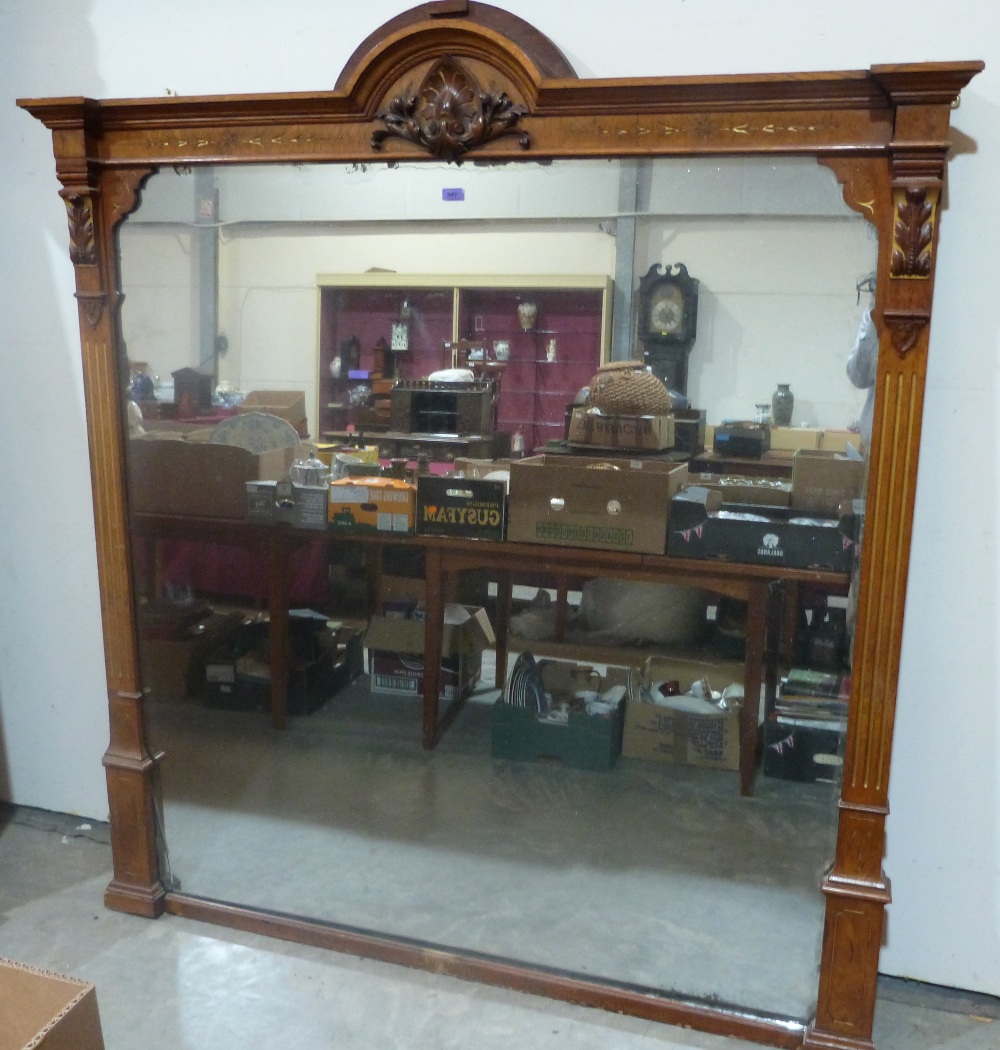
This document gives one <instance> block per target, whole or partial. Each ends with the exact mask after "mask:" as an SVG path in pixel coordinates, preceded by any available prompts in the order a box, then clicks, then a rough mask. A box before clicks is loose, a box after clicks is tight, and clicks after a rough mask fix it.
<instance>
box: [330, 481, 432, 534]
mask: <svg viewBox="0 0 1000 1050" xmlns="http://www.w3.org/2000/svg"><path fill="white" fill-rule="evenodd" d="M329 495H330V499H329V505H328V508H327V514H328V520H329V522H330V524H331V525H332V526H333V527H334V528H335V529H344V530H346V531H348V532H395V533H411V532H413V528H414V524H415V517H416V501H417V487H416V485H411V484H410V483H409V482H408V481H399V480H398V479H396V478H385V477H379V478H360V477H351V478H340V479H339V480H337V481H331V482H330V494H329Z"/></svg>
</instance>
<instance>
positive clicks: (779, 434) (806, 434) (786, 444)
mask: <svg viewBox="0 0 1000 1050" xmlns="http://www.w3.org/2000/svg"><path fill="white" fill-rule="evenodd" d="M822 440H823V431H822V430H815V429H813V428H812V427H771V448H772V449H773V450H774V451H782V452H794V451H795V450H796V449H799V448H811V449H817V448H819V446H820V442H821V441H822Z"/></svg>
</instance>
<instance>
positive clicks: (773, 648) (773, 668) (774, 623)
mask: <svg viewBox="0 0 1000 1050" xmlns="http://www.w3.org/2000/svg"><path fill="white" fill-rule="evenodd" d="M789 584H790V581H787V580H785V581H774V582H773V583H771V584H769V586H768V600H767V609H768V612H767V633H766V635H765V639H764V719H765V720H766V719H767V718H768V717H769V716H770V714H771V712H772V711H773V710H774V702H775V700H776V699H777V696H778V677H779V674H778V661H779V659H785V660H786V661H787V662H788V663H791V662H792V661H791V659H790V658H789V657H788V656H787V650H788V636H787V632H788V630H789V627H788V607H789V604H790V603H794V608H795V609H796V611H798V604H799V598H798V591H799V585H798V583H794V584H792V586H793V589H794V596H793V597H792V598H789V596H788V591H787V589H786V588H787V587H788V586H789ZM797 622H798V621H797V620H796V621H795V625H797ZM795 625H793V627H792V633H793V636H794V630H795ZM793 643H794V637H793Z"/></svg>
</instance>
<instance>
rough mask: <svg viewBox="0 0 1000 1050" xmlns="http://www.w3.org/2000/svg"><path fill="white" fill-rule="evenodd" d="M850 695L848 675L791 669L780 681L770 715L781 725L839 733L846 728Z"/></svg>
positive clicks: (849, 677) (798, 668)
mask: <svg viewBox="0 0 1000 1050" xmlns="http://www.w3.org/2000/svg"><path fill="white" fill-rule="evenodd" d="M850 692H851V676H850V674H849V673H841V672H836V671H810V670H808V669H806V668H801V667H793V668H792V669H791V670H790V671H789V672H788V674H787V676H786V677H784V678H782V679H781V684H780V686H779V688H778V696H777V698H776V700H775V705H774V714H775V716H776V718H777V721H779V722H781V723H782V724H783V725H792V726H802V727H805V728H810V729H832V730H835V731H837V732H840V733H842V732H844V730H846V728H847V700H848V697H849V696H850Z"/></svg>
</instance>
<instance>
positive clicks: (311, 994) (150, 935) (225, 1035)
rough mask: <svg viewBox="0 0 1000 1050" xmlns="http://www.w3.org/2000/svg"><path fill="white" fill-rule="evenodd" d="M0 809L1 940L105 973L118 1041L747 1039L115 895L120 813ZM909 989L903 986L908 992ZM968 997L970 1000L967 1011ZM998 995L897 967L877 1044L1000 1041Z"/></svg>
mask: <svg viewBox="0 0 1000 1050" xmlns="http://www.w3.org/2000/svg"><path fill="white" fill-rule="evenodd" d="M79 826H80V821H79V820H78V819H76V818H72V817H65V816H61V815H57V814H49V813H40V812H38V811H32V810H24V809H16V810H15V809H12V808H9V807H8V808H0V955H4V956H7V957H10V958H15V959H18V960H19V961H21V962H26V963H30V964H31V965H34V966H39V967H42V968H46V969H51V970H55V971H57V972H61V973H71V974H73V975H74V976H77V977H81V978H83V979H86V980H89V981H93V982H94V983H95V985H96V987H97V997H98V1003H99V1006H100V1011H101V1020H102V1026H103V1030H104V1037H105V1042H106V1045H107V1050H133V1048H134V1047H137V1046H141V1047H143V1050H233V1048H235V1047H251V1046H252V1047H282V1048H285V1047H305V1046H309V1047H314V1048H318V1050H322V1048H327V1047H329V1048H336V1050H389V1048H406V1050H450V1048H454V1050H467V1048H469V1047H475V1048H477V1050H510V1048H511V1047H512V1046H514V1047H531V1048H533V1050H534V1048H538V1050H546V1048H550V1047H551V1048H555V1047H559V1048H560V1050H562V1048H565V1047H573V1048H574V1050H739V1048H743V1050H749V1048H750V1047H751V1046H752V1045H754V1044H749V1043H745V1042H743V1041H741V1040H726V1039H722V1038H719V1037H715V1036H709V1035H705V1034H701V1033H697V1032H689V1031H685V1030H682V1029H678V1028H672V1027H670V1026H666V1025H658V1024H654V1023H651V1022H647V1021H642V1020H638V1019H635V1018H628V1017H618V1016H616V1015H613V1014H607V1013H604V1012H602V1011H599V1010H590V1009H586V1008H582V1007H572V1006H568V1005H565V1004H562V1003H556V1002H551V1001H549V1000H545V999H539V998H536V997H533V996H527V995H521V994H518V993H514V992H506V991H503V990H499V989H495V988H487V987H483V986H479V985H474V984H468V983H465V982H462V981H457V980H454V979H452V978H447V977H440V976H437V975H433V974H427V973H422V972H416V971H411V970H406V969H403V968H401V967H397V966H390V965H388V964H383V963H376V962H372V961H370V960H363V959H356V958H352V957H349V956H343V955H338V954H336V953H332V952H324V951H319V950H316V949H312V948H306V947H302V946H300V945H293V944H285V943H282V942H279V941H274V940H270V939H268V938H263V937H256V936H253V935H249V934H242V933H236V932H233V931H230V930H224V929H221V928H219V927H214V926H206V925H203V924H201V923H197V922H193V921H190V920H185V919H175V918H172V917H170V916H165V917H163V918H161V919H158V920H155V921H151V920H147V919H139V918H135V917H132V916H127V915H121V914H118V913H116V912H111V911H108V910H106V909H105V908H104V907H103V906H102V903H101V901H102V894H103V890H104V887H105V885H106V884H107V882H108V880H109V879H110V877H111V855H110V848H109V846H108V836H107V828H106V827H102V826H96V827H92V828H91V829H90V830H82V831H81V830H79ZM901 989H902V993H901ZM956 1011H957V1012H956ZM998 1014H1000V1004H998V1003H997V1002H996V1001H995V1000H990V1001H989V1002H984V1001H983V999H982V997H978V1000H976V1001H973V1000H970V998H969V997H965V996H961V995H959V994H957V993H949V992H945V991H943V990H938V989H927V988H925V987H924V986H920V985H906V986H902V985H901V982H888V987H887V989H886V988H884V989H883V994H881V995H880V998H879V1002H878V1007H877V1013H876V1026H875V1027H876V1033H875V1043H876V1046H877V1047H878V1048H879V1050H939V1048H941V1050H995V1047H996V1046H997V1045H998V1043H1000V1036H998V1032H1000V1029H998V1027H997V1023H996V1022H995V1021H992V1020H991V1017H996V1016H997V1015H998Z"/></svg>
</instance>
